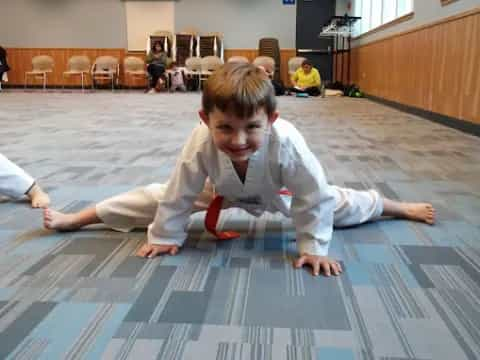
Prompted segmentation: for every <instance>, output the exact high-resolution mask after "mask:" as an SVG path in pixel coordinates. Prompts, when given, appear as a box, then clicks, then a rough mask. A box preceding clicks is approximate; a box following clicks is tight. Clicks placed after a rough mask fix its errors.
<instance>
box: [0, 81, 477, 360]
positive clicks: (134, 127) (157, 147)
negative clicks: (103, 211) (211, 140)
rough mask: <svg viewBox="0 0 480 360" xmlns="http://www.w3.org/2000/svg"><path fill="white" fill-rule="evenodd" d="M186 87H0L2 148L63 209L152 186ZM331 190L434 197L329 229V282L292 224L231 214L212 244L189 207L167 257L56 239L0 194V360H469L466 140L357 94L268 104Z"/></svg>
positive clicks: (471, 241)
mask: <svg viewBox="0 0 480 360" xmlns="http://www.w3.org/2000/svg"><path fill="white" fill-rule="evenodd" d="M199 105H200V95H199V94H198V93H188V94H160V95H147V94H142V93H139V92H135V91H131V92H127V91H117V92H115V93H111V92H102V91H98V92H86V93H85V94H82V93H79V92H75V91H73V92H72V91H69V92H65V93H61V92H59V91H47V92H45V93H43V92H40V91H29V92H22V91H15V90H7V91H4V92H3V93H0V139H1V140H0V152H1V153H3V154H5V155H6V156H8V157H9V158H11V159H12V160H14V161H15V162H17V163H18V164H19V165H21V166H22V167H24V168H25V170H27V171H28V172H29V173H31V174H32V175H33V176H34V177H35V178H36V179H37V180H38V181H39V183H40V184H41V185H42V186H43V187H44V188H45V189H47V190H48V192H49V193H50V196H51V199H52V207H53V208H56V209H61V210H63V211H77V210H79V209H81V208H83V207H85V206H89V205H92V204H94V203H95V202H97V201H100V200H102V199H104V198H106V197H109V196H112V195H114V194H118V193H120V192H123V191H126V190H129V189H131V188H133V187H136V186H141V185H145V184H149V183H151V182H163V181H166V180H167V179H168V175H169V173H170V171H171V170H172V168H173V165H174V162H175V157H176V155H177V154H178V152H179V150H180V149H181V146H182V144H183V142H184V141H185V139H186V137H187V136H188V134H189V132H190V131H191V129H192V128H193V127H194V126H195V125H196V124H197V123H198V121H199V118H198V115H197V111H198V109H199ZM279 109H280V113H281V116H282V117H284V118H285V119H288V120H290V121H292V122H293V123H294V124H295V125H296V126H297V127H298V128H299V129H300V130H301V131H302V132H303V134H304V135H305V138H306V140H307V141H308V142H309V144H310V146H311V148H312V150H313V151H314V153H315V154H316V155H317V156H318V158H319V159H320V161H321V162H322V164H323V166H324V167H325V170H326V173H327V177H328V179H329V181H330V182H332V183H335V184H338V185H341V186H350V187H355V188H358V189H367V188H375V189H377V190H379V191H380V192H382V193H383V194H384V195H386V196H389V197H391V198H393V199H404V200H406V201H419V200H425V201H431V202H432V203H433V204H434V205H435V206H436V208H437V210H438V223H437V224H436V225H435V226H433V227H432V226H428V225H425V224H419V223H411V222H407V221H398V220H382V221H379V222H377V223H371V224H366V225H363V226H358V227H354V228H349V229H342V230H340V229H337V230H335V233H334V238H333V240H332V245H331V250H330V254H331V256H333V257H335V258H337V259H339V260H340V261H341V263H342V264H343V266H344V268H345V272H344V274H343V275H342V276H340V277H331V278H325V277H317V278H313V277H312V276H311V275H310V273H309V270H308V269H300V270H295V269H293V267H292V266H291V262H292V260H293V258H294V256H295V243H294V240H295V239H294V238H295V236H294V231H293V228H292V225H291V221H289V220H287V219H284V218H282V217H280V216H278V215H271V214H266V215H265V216H262V217H260V218H253V217H249V216H247V215H245V213H243V212H241V211H237V210H230V211H228V212H226V213H224V214H223V215H222V219H221V223H222V224H223V226H224V228H229V229H233V228H234V229H237V230H239V231H240V233H241V237H240V238H239V239H237V240H233V241H229V242H216V241H215V240H214V239H212V237H211V236H210V235H208V234H206V233H205V232H204V230H203V226H202V214H198V215H195V216H194V217H193V219H192V224H191V226H190V231H189V238H188V241H187V243H186V245H185V247H184V248H183V249H182V251H181V252H180V253H179V254H178V255H177V256H173V257H172V256H164V257H158V258H155V259H150V260H145V259H141V258H137V257H135V256H134V254H135V250H136V249H137V248H138V247H139V246H140V245H141V244H142V242H143V241H144V240H145V233H144V232H143V231H136V232H132V233H127V234H125V233H117V232H114V231H110V230H108V229H104V228H102V227H98V226H97V227H93V228H89V229H85V230H83V231H79V232H70V233H55V232H52V231H47V230H44V229H42V220H41V211H40V210H32V209H30V208H29V205H28V203H27V202H25V201H13V202H12V201H10V200H9V199H6V198H1V199H0V250H1V252H0V254H1V255H0V358H11V359H17V358H18V359H23V358H35V359H60V358H74V357H75V358H82V359H99V358H103V359H139V358H142V359H143V358H145V359H147V358H148V359H275V360H277V359H340V360H343V359H475V358H478V356H479V354H480V312H479V310H478V309H479V304H480V273H479V269H480V268H479V265H478V264H480V245H479V241H480V216H479V214H480V181H479V179H480V139H479V138H476V137H473V136H470V135H467V134H465V133H461V132H459V131H456V130H453V129H450V128H446V127H443V126H441V125H438V124H435V123H432V122H429V121H427V120H424V119H421V118H419V117H416V116H413V115H409V114H405V113H402V112H399V111H397V110H394V109H391V108H388V107H385V106H383V105H380V104H377V103H373V102H370V101H368V100H363V99H348V98H346V99H343V98H326V99H312V98H310V99H299V98H294V97H283V98H279Z"/></svg>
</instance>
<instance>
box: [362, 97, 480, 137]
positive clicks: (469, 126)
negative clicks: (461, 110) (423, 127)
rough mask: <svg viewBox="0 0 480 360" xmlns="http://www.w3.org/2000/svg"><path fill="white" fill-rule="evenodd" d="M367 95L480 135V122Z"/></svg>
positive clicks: (395, 106) (387, 104)
mask: <svg viewBox="0 0 480 360" xmlns="http://www.w3.org/2000/svg"><path fill="white" fill-rule="evenodd" d="M365 97H366V98H367V99H369V100H372V101H374V102H376V103H380V104H382V105H386V106H389V107H392V108H395V109H397V110H400V111H403V112H406V113H408V114H412V115H417V116H419V117H422V118H424V119H426V120H429V121H432V122H435V123H437V124H441V125H444V126H448V127H450V128H453V129H456V130H460V131H462V132H464V133H467V134H470V135H473V136H478V137H480V125H479V124H475V123H472V122H470V121H465V120H461V119H457V118H454V117H450V116H446V115H442V114H439V113H435V112H431V111H428V110H424V109H420V108H417V107H414V106H410V105H405V104H401V103H398V102H396V101H392V100H387V99H384V98H381V97H378V96H374V95H369V94H365Z"/></svg>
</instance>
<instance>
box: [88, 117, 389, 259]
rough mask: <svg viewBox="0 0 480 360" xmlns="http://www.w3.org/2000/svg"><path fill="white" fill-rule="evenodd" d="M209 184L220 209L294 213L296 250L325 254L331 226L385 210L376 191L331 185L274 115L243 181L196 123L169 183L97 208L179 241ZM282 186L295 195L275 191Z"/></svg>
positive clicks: (109, 221) (153, 239)
mask: <svg viewBox="0 0 480 360" xmlns="http://www.w3.org/2000/svg"><path fill="white" fill-rule="evenodd" d="M212 186H213V187H212ZM213 188H214V189H215V193H216V194H218V195H222V196H224V202H223V208H229V207H239V208H242V209H244V210H246V211H248V212H249V213H251V214H253V215H255V216H260V215H261V214H262V213H263V212H265V211H269V212H277V211H279V212H281V213H282V214H284V215H285V216H289V217H292V219H293V222H294V224H295V229H296V239H297V245H298V250H299V253H308V254H315V255H326V254H327V253H328V246H329V242H330V239H331V237H332V231H333V226H334V225H335V226H339V227H342V226H351V225H356V224H360V223H363V222H366V221H368V220H370V219H373V218H376V217H379V216H380V215H381V213H382V211H383V202H382V199H381V197H380V196H379V194H378V193H377V192H376V191H374V190H370V191H356V190H352V189H343V188H339V187H336V186H330V185H328V184H327V182H326V179H325V175H324V172H323V169H322V167H321V165H320V163H319V162H318V160H317V158H316V157H315V156H314V155H313V154H312V152H311V151H310V149H309V148H308V146H307V144H306V143H305V140H304V139H303V137H302V135H301V134H300V133H299V132H298V130H297V129H296V128H295V127H294V126H293V125H292V124H290V123H289V122H287V121H285V120H282V119H278V120H277V121H275V122H274V124H273V126H272V130H271V131H270V132H269V133H265V140H264V143H263V144H262V147H261V148H260V149H259V150H258V151H257V152H255V153H254V154H253V155H252V156H251V157H250V159H249V162H248V169H247V173H246V177H245V182H244V183H242V182H241V180H240V179H239V177H238V175H237V173H236V171H235V169H234V167H233V164H232V162H231V160H230V159H229V158H228V156H227V155H225V154H224V153H223V152H221V151H219V150H218V149H217V148H216V147H215V145H214V143H213V140H212V137H211V135H210V132H209V129H208V127H207V126H206V125H204V124H200V125H198V126H197V127H196V128H195V129H194V131H193V133H192V135H191V137H190V139H189V140H188V142H187V144H186V145H185V147H184V149H183V151H182V153H181V155H180V157H179V159H178V160H177V163H176V166H175V169H174V171H173V174H172V176H171V177H170V179H169V181H168V182H167V183H166V184H152V185H149V186H147V187H145V188H139V189H136V190H133V191H131V192H128V193H126V194H122V195H119V196H116V197H113V198H111V199H108V200H105V201H103V202H101V203H99V204H98V205H97V208H96V209H97V215H98V217H99V218H100V219H101V220H102V221H103V222H104V223H105V224H106V225H107V226H110V227H112V228H114V229H117V230H123V231H128V230H131V229H132V228H139V227H145V226H147V225H148V224H149V225H148V242H149V243H151V244H168V245H178V246H182V245H183V243H184V241H185V239H186V237H187V234H186V232H185V230H186V227H187V225H188V221H189V216H190V214H191V213H192V212H194V211H199V210H205V209H207V207H208V205H209V203H210V201H211V200H212V199H213V197H214V191H213ZM284 188H287V189H288V190H290V191H291V192H292V193H293V196H286V195H280V194H279V193H278V192H279V191H280V190H281V189H284ZM152 219H153V222H152Z"/></svg>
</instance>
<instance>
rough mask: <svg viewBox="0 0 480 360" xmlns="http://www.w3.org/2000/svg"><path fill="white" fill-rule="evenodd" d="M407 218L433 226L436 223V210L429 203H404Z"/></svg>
mask: <svg viewBox="0 0 480 360" xmlns="http://www.w3.org/2000/svg"><path fill="white" fill-rule="evenodd" d="M402 207H403V208H404V210H405V217H406V218H407V219H409V220H414V221H421V222H425V223H427V224H430V225H433V224H434V223H435V209H434V208H433V206H432V204H428V203H402Z"/></svg>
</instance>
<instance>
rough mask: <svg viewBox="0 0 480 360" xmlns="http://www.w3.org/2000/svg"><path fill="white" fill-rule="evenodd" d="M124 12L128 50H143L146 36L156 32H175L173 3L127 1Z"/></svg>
mask: <svg viewBox="0 0 480 360" xmlns="http://www.w3.org/2000/svg"><path fill="white" fill-rule="evenodd" d="M125 10H126V14H127V34H128V50H145V47H146V44H147V36H148V34H151V33H153V32H155V31H156V30H167V31H170V32H172V33H174V32H175V2H173V1H131V2H128V1H127V2H126V3H125Z"/></svg>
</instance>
